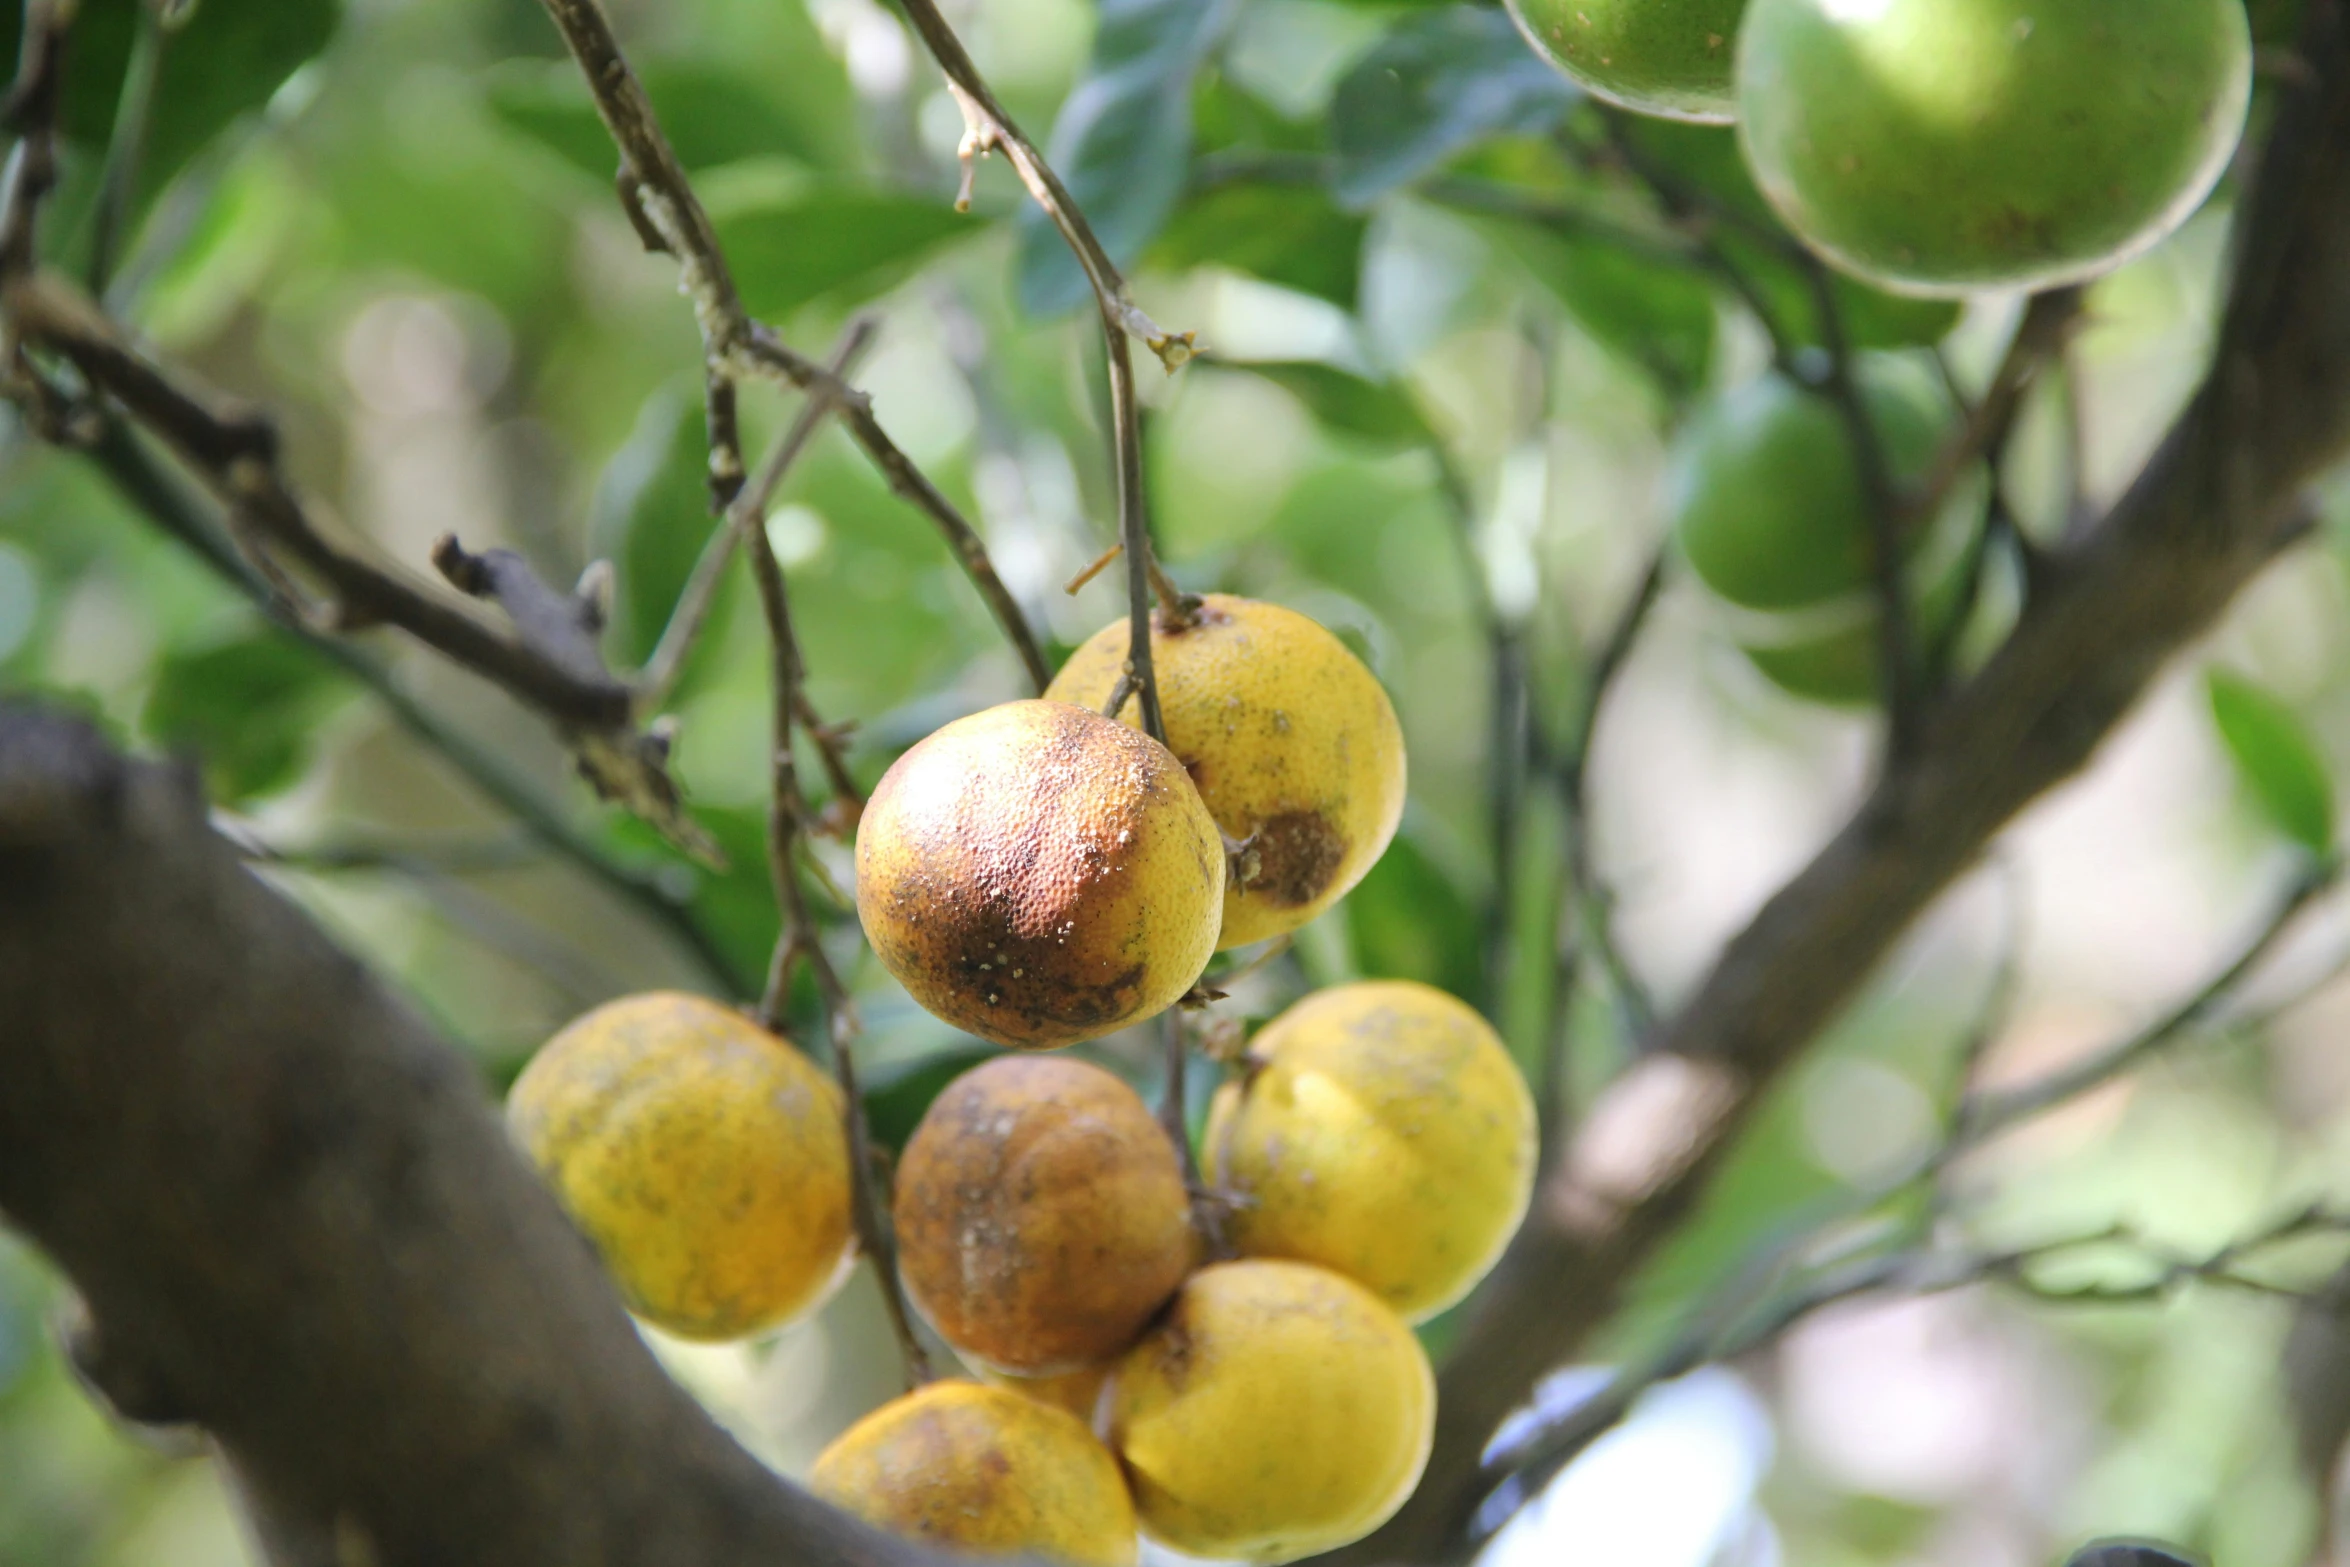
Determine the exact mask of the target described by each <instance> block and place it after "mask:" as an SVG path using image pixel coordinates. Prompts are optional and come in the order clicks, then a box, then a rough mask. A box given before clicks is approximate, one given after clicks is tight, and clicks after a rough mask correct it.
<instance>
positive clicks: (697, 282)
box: [542, 0, 1052, 691]
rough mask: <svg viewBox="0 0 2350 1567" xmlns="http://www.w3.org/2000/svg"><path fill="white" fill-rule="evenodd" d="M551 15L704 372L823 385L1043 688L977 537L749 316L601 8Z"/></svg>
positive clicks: (865, 403) (570, 3) (1020, 618)
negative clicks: (664, 260) (696, 340)
mask: <svg viewBox="0 0 2350 1567" xmlns="http://www.w3.org/2000/svg"><path fill="white" fill-rule="evenodd" d="M542 4H543V5H544V6H545V8H546V12H547V15H548V16H549V17H550V18H551V19H552V20H553V21H554V23H555V26H556V28H557V29H558V30H559V31H560V32H561V33H562V34H563V41H564V43H565V44H566V45H567V46H568V47H569V48H570V50H571V53H572V57H573V59H574V60H576V61H577V62H578V64H579V68H580V73H581V74H582V75H583V76H584V77H585V78H586V79H587V84H588V90H589V92H590V94H591V95H592V96H593V97H594V99H595V103H596V112H597V114H598V115H599V116H601V117H602V119H603V121H604V127H605V129H606V130H608V131H610V132H611V133H612V139H613V142H614V143H615V144H616V145H617V146H618V147H619V149H620V156H621V161H622V167H621V171H620V176H619V181H618V184H619V190H620V196H621V204H622V206H623V208H624V209H625V210H626V211H627V212H628V213H629V215H630V219H631V221H632V222H634V223H635V224H636V225H637V228H638V231H639V233H640V235H641V236H642V237H643V238H644V239H645V241H646V243H647V245H648V246H649V247H650V248H653V249H656V250H659V251H662V252H665V253H667V254H669V255H672V256H674V257H676V258H677V263H678V275H679V285H680V287H681V288H682V289H683V290H684V292H685V294H686V296H687V298H688V299H689V300H691V301H692V304H693V310H694V321H695V324H696V325H697V326H698V327H699V329H700V331H701V335H702V350H703V359H704V372H705V374H706V375H709V376H713V377H720V378H724V379H729V380H736V379H742V378H746V377H756V378H758V379H761V380H768V381H780V382H782V383H784V384H786V385H788V386H791V387H794V388H797V389H798V390H801V391H814V390H816V389H817V388H819V387H821V388H822V389H823V390H824V392H825V394H826V396H827V397H828V398H829V399H830V400H831V401H833V402H834V403H835V404H836V405H837V406H838V408H839V410H840V416H841V421H842V423H843V424H844V425H846V426H847V428H848V431H849V433H850V434H851V435H852V436H854V437H855V438H856V441H857V444H858V445H860V446H862V447H864V448H865V452H866V455H867V456H868V457H870V458H871V459H872V461H873V464H874V466H875V467H876V468H878V469H880V471H881V474H882V476H883V477H884V478H885V479H886V480H888V482H889V486H890V488H891V489H892V490H893V491H895V492H896V493H897V494H898V495H899V496H901V497H902V498H904V499H905V500H907V501H909V502H911V503H912V504H913V505H914V506H915V507H917V508H918V509H919V510H921V511H922V513H923V514H924V515H926V516H927V517H929V518H930V520H931V522H932V523H933V524H934V525H935V526H936V527H937V529H938V531H939V533H940V535H941V536H942V537H943V538H944V539H945V540H946V543H947V545H948V547H949V548H950V549H951V550H952V551H953V552H954V555H955V558H956V560H957V562H959V563H960V564H961V566H962V568H963V571H964V573H965V575H967V576H968V577H970V579H971V582H972V585H973V586H974V587H975V588H977V589H978V591H979V595H980V597H981V598H982V599H984V600H986V602H987V607H988V610H989V612H990V613H992V614H993V615H994V617H995V620H996V624H997V625H998V626H999V627H1000V628H1002V630H1003V633H1004V637H1005V640H1007V641H1009V642H1010V643H1011V644H1012V649H1013V651H1014V652H1015V653H1016V654H1018V655H1019V658H1020V662H1021V664H1022V666H1023V667H1024V668H1025V669H1026V671H1027V673H1028V677H1029V679H1030V680H1031V681H1032V682H1033V683H1034V684H1035V686H1036V689H1037V690H1039V691H1042V690H1043V689H1044V688H1045V686H1046V685H1047V684H1049V683H1050V682H1051V680H1052V670H1051V668H1050V666H1048V665H1047V664H1046V663H1045V659H1044V651H1043V649H1042V648H1041V647H1040V646H1039V645H1038V644H1037V641H1036V635H1035V633H1034V632H1033V631H1032V630H1030V629H1029V625H1028V621H1027V617H1026V616H1024V615H1023V614H1022V613H1021V611H1020V605H1019V602H1018V601H1017V600H1016V599H1014V598H1013V597H1012V594H1011V590H1010V589H1008V588H1006V587H1005V586H1004V582H1003V578H1002V577H1001V576H999V575H998V574H997V572H996V569H995V564H994V562H993V561H991V560H990V559H989V558H988V554H987V546H986V545H985V544H984V543H983V542H982V541H981V539H980V537H979V534H978V532H977V530H975V529H974V528H973V527H972V526H971V524H970V522H969V521H968V520H967V519H966V518H965V517H964V516H963V514H962V512H961V511H959V510H958V509H957V508H956V507H955V505H954V503H953V502H952V501H949V500H948V499H947V498H946V496H945V495H944V494H943V493H941V492H940V490H939V488H938V487H937V486H936V485H935V484H933V483H931V482H930V480H929V478H928V477H927V476H925V475H924V474H923V473H922V471H921V470H920V469H919V468H917V467H916V466H915V465H914V462H913V460H912V459H911V458H909V457H908V456H907V455H906V454H905V452H904V450H903V449H902V448H900V447H899V446H898V444H897V443H896V442H895V441H893V440H891V439H890V437H889V434H888V432H887V431H885V430H884V429H883V428H882V427H881V422H880V421H879V420H878V419H876V418H875V417H874V414H873V407H872V402H871V400H870V399H869V398H867V397H866V396H865V395H864V394H862V393H860V392H857V391H854V390H853V389H851V388H849V387H847V386H846V385H844V384H842V382H841V381H840V378H839V377H838V376H836V375H834V374H833V373H832V372H831V371H830V370H828V369H826V368H825V367H824V366H822V365H819V364H817V363H816V362H815V361H813V360H811V359H808V358H807V357H805V356H804V355H802V354H800V353H799V352H797V351H796V350H794V349H793V348H792V347H791V346H790V345H789V344H788V343H786V342H784V340H783V339H782V337H781V336H780V335H778V334H777V333H776V331H775V330H774V328H772V327H770V326H767V325H766V324H765V323H763V322H759V321H755V320H753V319H752V318H751V316H750V315H749V313H748V312H747V311H745V310H744V308H743V303H742V298H741V296H740V295H739V294H738V293H737V292H736V290H735V285H734V274H733V272H732V271H731V270H730V269H729V268H728V266H727V261H726V254H725V252H724V250H722V249H721V248H720V246H719V243H718V233H717V229H716V227H715V226H714V225H713V224H712V223H711V221H710V217H709V214H708V212H707V211H705V210H704V208H703V206H702V203H701V200H700V198H699V197H697V196H696V195H695V194H694V190H693V186H692V184H691V183H690V182H689V181H688V180H687V178H686V175H685V169H684V166H683V165H682V164H680V163H679V162H678V159H677V154H676V153H675V152H674V151H673V150H672V149H671V147H670V145H669V139H668V137H667V136H666V135H665V134H664V133H663V132H662V130H661V123H660V120H659V119H658V118H657V117H656V116H655V115H654V113H653V104H652V100H651V99H650V98H648V97H647V96H646V95H645V90H644V85H643V83H641V82H640V81H639V80H638V79H637V75H636V72H635V71H634V70H633V69H631V68H630V66H629V63H628V59H627V56H625V55H624V54H622V53H621V50H620V43H619V40H618V39H617V38H616V37H614V36H613V33H612V25H611V22H610V21H609V19H607V18H606V17H605V15H604V12H603V8H602V7H601V6H600V5H599V4H597V0H542Z"/></svg>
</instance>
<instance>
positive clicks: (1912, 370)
mask: <svg viewBox="0 0 2350 1567" xmlns="http://www.w3.org/2000/svg"><path fill="white" fill-rule="evenodd" d="M1855 376H1856V379H1857V380H1858V383H1859V387H1860V397H1861V403H1862V406H1863V407H1865V408H1866V409H1867V410H1868V413H1869V416H1870V419H1871V422H1872V423H1873V424H1874V426H1875V429H1876V432H1877V443H1878V446H1879V448H1880V449H1881V450H1882V452H1883V453H1884V457H1885V461H1886V464H1887V466H1888V467H1889V468H1890V469H1891V470H1892V474H1891V477H1893V478H1895V479H1897V480H1914V479H1916V478H1918V477H1919V476H1921V475H1923V474H1924V473H1925V472H1926V471H1927V470H1928V468H1930V467H1931V466H1932V464H1933V461H1934V458H1935V454H1936V453H1937V452H1938V451H1939V450H1940V449H1941V447H1942V443H1943V442H1944V441H1945V440H1946V439H1948V438H1949V436H1950V435H1951V433H1952V432H1953V431H1954V430H1955V429H1956V427H1957V424H1958V413H1957V410H1956V409H1955V408H1953V407H1952V406H1951V403H1950V398H1949V394H1948V393H1946V392H1945V391H1944V390H1943V389H1942V387H1941V384H1940V382H1939V381H1938V380H1937V378H1936V376H1935V373H1934V372H1933V371H1932V370H1931V369H1929V368H1927V367H1926V366H1925V365H1923V364H1922V363H1920V362H1919V361H1918V360H1916V359H1913V358H1909V357H1907V356H1900V355H1891V354H1884V355H1869V356H1867V357H1864V358H1862V359H1861V360H1860V361H1859V362H1858V366H1857V368H1856V370H1855ZM1989 493H1990V489H1989V479H1988V476H1987V475H1986V474H1985V473H1984V472H1983V470H1982V468H1981V467H1980V465H1977V466H1976V467H1974V468H1973V469H1970V470H1969V471H1968V472H1967V473H1966V474H1964V475H1963V476H1962V477H1961V479H1960V481H1959V482H1958V483H1956V484H1954V485H1953V486H1952V487H1951V491H1950V494H1949V497H1948V499H1947V500H1946V501H1945V502H1944V515H1945V516H1947V515H1949V514H1951V513H1957V514H1959V523H1958V524H1957V525H1959V526H1971V525H1972V524H1973V523H1974V522H1975V521H1976V520H1978V519H1979V518H1980V517H1981V515H1982V512H1983V508H1984V505H1985V502H1986V500H1987V499H1988V497H1989ZM1668 506H1669V509H1670V511H1671V513H1672V518H1673V528H1674V532H1675V535H1676V537H1677V538H1678V539H1679V541H1680V546H1681V553H1682V554H1683V555H1684V556H1685V557H1687V559H1688V561H1689V564H1690V566H1691V568H1692V569H1694V570H1695V571H1696V573H1697V575H1698V576H1699V577H1700V578H1702V579H1703V580H1704V582H1705V584H1706V586H1707V587H1709V588H1711V589H1713V591H1714V592H1715V593H1717V594H1719V595H1720V596H1721V597H1722V598H1724V599H1726V600H1728V601H1729V602H1730V603H1732V604H1737V605H1742V606H1744V607H1746V608H1749V609H1801V608H1806V607H1809V606H1812V605H1816V604H1820V603H1824V602H1826V601H1827V600H1830V599H1834V598H1838V597H1840V596H1842V595H1845V594H1849V593H1854V592H1857V591H1859V590H1861V589H1864V588H1866V587H1867V586H1868V584H1869V583H1870V581H1871V580H1872V571H1871V558H1872V552H1873V544H1872V534H1871V524H1870V515H1869V503H1868V499H1867V495H1866V492H1865V491H1864V490H1863V488H1862V484H1861V475H1860V468H1859V464H1858V463H1857V462H1856V461H1855V460H1854V456H1853V450H1852V442H1851V439H1850V436H1849V434H1848V432H1847V429H1846V426H1845V423H1844V418H1843V415H1842V414H1841V413H1840V412H1839V410H1838V409H1837V407H1836V405H1835V404H1834V403H1833V402H1832V401H1830V400H1829V399H1828V398H1827V397H1826V396H1824V395H1822V394H1820V393H1817V392H1813V391H1810V390H1807V389H1805V388H1804V387H1801V386H1798V385H1796V384H1795V383H1794V382H1793V381H1791V380H1789V379H1788V378H1787V377H1785V376H1783V375H1779V374H1776V373H1773V374H1768V375H1763V376H1759V377H1757V378H1756V379H1754V380H1752V381H1749V382H1747V383H1746V384H1745V385H1743V386H1741V387H1739V388H1738V389H1736V390H1735V391H1732V392H1731V393H1729V394H1728V395H1727V396H1725V397H1723V398H1721V399H1720V400H1718V401H1717V402H1715V403H1714V404H1713V406H1712V407H1710V408H1709V409H1707V410H1706V412H1705V413H1704V414H1703V415H1701V416H1700V417H1699V418H1698V419H1697V420H1696V421H1695V422H1694V423H1693V424H1692V426H1691V428H1690V430H1689V431H1688V433H1687V434H1686V435H1685V436H1684V437H1683V439H1682V441H1681V442H1680V444H1679V446H1678V447H1677V448H1676V449H1675V451H1674V454H1673V464H1672V477H1671V482H1670V498H1669V501H1668ZM1941 520H1942V519H1940V518H1937V519H1936V522H1937V523H1939V522H1940V521H1941ZM1932 531H1933V525H1932V524H1929V526H1928V527H1926V528H1922V529H1918V530H1914V531H1913V533H1912V536H1911V538H1910V539H1909V540H1907V541H1906V543H1907V546H1908V548H1910V549H1913V550H1914V549H1915V548H1917V547H1918V545H1919V543H1920V542H1921V541H1922V540H1923V539H1924V538H1925V537H1926V536H1927V535H1928V534H1930V533H1931V532H1932Z"/></svg>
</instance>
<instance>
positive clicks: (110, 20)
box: [0, 0, 342, 195]
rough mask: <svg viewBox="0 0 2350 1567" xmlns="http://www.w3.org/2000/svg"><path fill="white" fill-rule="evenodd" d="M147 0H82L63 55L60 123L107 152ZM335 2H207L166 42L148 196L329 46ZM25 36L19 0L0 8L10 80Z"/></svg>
mask: <svg viewBox="0 0 2350 1567" xmlns="http://www.w3.org/2000/svg"><path fill="white" fill-rule="evenodd" d="M145 3H146V0H83V4H82V7H81V11H80V14H79V16H78V17H77V18H76V20H75V22H74V30H73V38H72V41H71V44H70V46H69V47H68V48H67V50H66V54H65V82H64V96H63V99H62V103H61V111H62V115H63V129H64V131H65V133H66V135H67V136H68V137H69V138H70V139H72V140H73V141H76V142H79V143H81V144H82V145H84V146H86V147H92V148H102V147H104V146H105V145H106V142H107V140H108V138H109V137H111V136H112V135H113V133H114V116H115V109H116V105H117V103H118V102H119V100H120V98H121V95H122V79H123V72H124V68H125V67H126V66H127V65H128V63H129V61H130V54H131V40H132V36H133V34H134V33H135V31H136V29H137V25H138V13H139V10H140V8H141V7H142V6H143V5H144V4H145ZM341 9H342V8H341V6H340V5H339V4H338V3H337V0H202V3H201V4H199V5H198V6H197V7H196V9H195V12H194V14H193V15H192V16H190V17H189V19H188V21H187V23H186V25H185V26H183V27H181V28H180V29H179V30H177V31H176V32H174V33H172V34H171V35H170V36H169V37H168V38H166V39H165V41H164V44H163V55H162V62H161V65H160V67H159V69H158V71H157V75H156V82H155V101H154V111H153V118H152V119H150V120H149V122H148V126H147V142H146V147H145V150H144V153H143V156H142V158H141V160H140V172H139V185H140V189H141V191H142V192H143V193H144V194H146V195H152V194H153V193H154V192H156V191H159V190H161V189H162V188H163V186H164V184H165V183H166V182H167V181H168V180H169V179H170V178H171V176H172V175H174V174H176V173H178V172H179V171H180V170H181V169H182V168H184V167H186V165H187V163H188V160H189V159H191V158H193V157H194V156H195V155H196V154H197V153H198V152H199V151H201V150H202V149H203V147H204V145H205V144H206V143H207V142H209V141H211V140H212V138H213V137H215V136H217V135H219V134H220V133H221V132H222V131H223V130H226V129H227V128H228V127H229V126H230V125H231V124H233V123H235V121H236V120H237V118H238V117H239V116H240V115H243V114H246V113H249V112H251V111H253V110H255V109H258V108H260V107H261V106H262V105H263V104H266V103H267V102H269V99H270V96H271V95H272V94H274V93H275V92H276V91H277V90H278V89H279V88H280V87H282V86H284V85H285V82H286V78H288V77H290V76H292V75H293V74H294V72H295V71H296V70H298V69H299V68H300V67H301V66H302V64H303V63H304V62H305V61H307V60H309V59H310V58H311V57H312V56H314V55H316V54H317V53H318V52H319V51H320V50H322V49H324V48H325V47H326V46H327V43H328V41H329V40H330V39H331V38H333V36H334V31H335V25H336V23H337V22H338V21H339V20H340V17H341ZM23 33H24V5H23V0H6V3H5V4H4V5H0V34H4V35H5V38H4V39H0V69H5V70H6V72H7V73H8V74H9V75H10V76H11V77H13V76H14V75H15V72H16V55H17V49H18V47H19V46H20V44H21V41H22V38H23Z"/></svg>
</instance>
